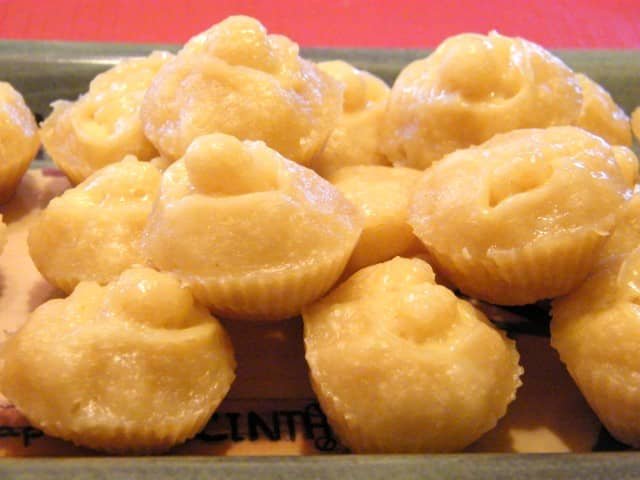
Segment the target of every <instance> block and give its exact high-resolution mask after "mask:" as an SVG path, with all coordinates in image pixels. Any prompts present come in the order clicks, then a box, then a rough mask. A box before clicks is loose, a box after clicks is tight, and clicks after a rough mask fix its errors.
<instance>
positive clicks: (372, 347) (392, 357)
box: [303, 258, 522, 453]
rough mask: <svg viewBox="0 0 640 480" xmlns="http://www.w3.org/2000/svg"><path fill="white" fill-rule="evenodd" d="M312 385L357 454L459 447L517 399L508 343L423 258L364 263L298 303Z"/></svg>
mask: <svg viewBox="0 0 640 480" xmlns="http://www.w3.org/2000/svg"><path fill="white" fill-rule="evenodd" d="M303 319H304V340H305V346H306V359H307V362H308V364H309V369H310V373H311V380H312V386H313V388H314V391H315V392H316V395H317V396H318V400H319V402H320V404H321V406H322V408H323V410H324V412H325V413H326V414H327V417H328V419H329V422H330V424H331V427H332V428H333V429H334V430H335V431H336V433H337V434H338V436H339V437H340V440H341V441H342V442H344V443H345V444H346V445H347V446H348V447H349V448H350V449H351V450H352V451H354V452H356V453H417V452H450V451H458V450H461V449H463V448H464V447H466V446H467V445H469V444H471V443H472V442H473V441H475V440H477V439H478V438H479V437H480V436H481V435H482V434H483V433H485V432H487V431H488V430H490V429H491V428H493V427H494V426H495V424H496V422H497V421H498V419H499V418H501V417H502V416H503V415H504V414H505V412H506V409H507V406H508V404H509V403H510V402H511V401H512V400H513V399H514V398H515V392H516V389H517V388H518V386H519V385H520V375H521V373H522V368H521V367H520V366H519V364H518V361H519V355H518V352H517V350H516V347H515V343H514V342H513V341H512V340H510V339H508V338H507V337H506V335H505V334H504V332H502V331H500V330H498V329H497V328H496V327H494V326H493V325H492V324H491V323H490V322H489V321H488V320H487V318H486V317H485V316H484V315H483V314H482V313H481V312H480V311H478V310H476V309H475V308H474V307H473V306H472V305H471V304H470V303H468V302H466V301H464V300H461V299H458V298H457V297H456V296H455V295H454V294H453V293H452V292H451V291H450V290H448V289H446V288H445V287H442V286H440V285H437V284H436V283H435V277H434V273H433V271H432V270H431V268H430V267H429V265H428V264H427V263H426V262H424V261H422V260H419V259H404V258H395V259H393V260H390V261H388V262H385V263H381V264H378V265H374V266H371V267H367V268H364V269H362V270H360V271H359V272H357V273H356V274H355V275H353V276H352V277H351V278H350V279H349V280H347V281H346V282H344V283H343V284H341V285H340V286H339V287H337V288H336V289H335V290H333V291H332V292H331V293H330V294H329V295H327V296H326V297H324V298H323V299H321V300H320V301H318V302H317V303H314V304H312V305H310V306H308V307H306V308H305V309H304V311H303Z"/></svg>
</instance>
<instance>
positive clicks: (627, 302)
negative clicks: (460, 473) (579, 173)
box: [551, 201, 640, 448]
mask: <svg viewBox="0 0 640 480" xmlns="http://www.w3.org/2000/svg"><path fill="white" fill-rule="evenodd" d="M634 203H635V205H634V206H633V208H632V209H630V210H629V211H628V212H627V215H633V216H634V220H633V221H634V223H635V225H633V226H632V227H626V226H625V225H623V224H621V226H622V227H623V229H622V230H620V231H619V232H618V233H614V236H613V237H612V239H611V240H612V241H613V242H614V243H615V245H614V246H612V247H611V248H610V249H608V250H609V253H610V254H611V255H609V256H608V257H607V260H608V261H607V262H603V263H602V264H600V265H599V266H598V268H597V269H596V270H595V271H594V272H593V273H592V274H591V275H590V276H589V277H588V278H587V280H586V281H585V282H584V283H582V284H581V285H580V286H579V287H578V288H577V289H576V290H575V291H573V292H572V293H570V294H569V295H567V296H565V297H561V298H558V299H556V300H554V301H553V302H552V321H551V344H552V345H553V347H554V348H555V349H556V350H557V351H558V353H559V354H560V358H561V360H562V361H563V362H564V363H565V364H566V366H567V369H568V370H569V373H570V374H571V376H572V377H573V379H574V380H575V382H576V384H577V385H578V387H579V388H580V390H581V391H582V393H583V395H584V396H585V399H586V400H587V402H588V403H589V405H590V406H591V408H593V410H594V412H595V413H596V414H597V415H598V418H599V419H600V421H601V422H602V423H603V424H604V426H605V427H606V428H607V430H608V431H609V432H610V433H611V434H612V435H613V436H614V437H615V438H616V439H617V440H619V441H620V442H623V443H626V444H628V445H631V446H633V447H634V448H640V359H639V358H638V351H640V308H639V305H640V274H639V272H640V247H638V245H639V244H640V229H639V228H638V221H639V219H640V215H639V214H640V208H638V206H639V205H640V203H638V202H637V201H636V202H634ZM627 219H628V218H627ZM614 237H615V238H614Z"/></svg>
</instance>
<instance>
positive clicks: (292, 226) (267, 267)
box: [144, 134, 362, 277]
mask: <svg viewBox="0 0 640 480" xmlns="http://www.w3.org/2000/svg"><path fill="white" fill-rule="evenodd" d="M361 223H362V220H361V218H360V216H359V215H358V213H357V211H356V209H355V207H354V206H353V205H352V204H351V203H349V202H348V201H347V200H346V199H345V198H344V197H343V196H342V195H341V194H340V193H339V192H338V191H337V190H336V189H335V188H334V187H333V186H332V185H331V184H329V183H328V182H327V181H325V180H323V179H322V178H321V177H319V176H318V175H317V174H316V173H315V172H313V171H311V170H309V169H307V168H304V167H302V166H300V165H298V164H296V163H294V162H291V161H289V160H287V159H285V158H284V157H282V156H281V155H280V154H278V153H277V152H275V151H274V150H272V149H270V148H269V147H267V146H266V145H265V144H264V143H263V142H254V141H240V140H238V139H236V138H235V137H231V136H228V135H223V134H212V135H206V136H203V137H200V138H198V139H197V140H195V141H194V142H193V143H192V144H191V146H190V147H189V149H188V150H187V152H186V154H185V155H184V157H183V158H181V159H180V160H178V161H177V162H175V163H174V164H173V165H172V166H171V167H169V168H168V169H167V170H166V171H165V172H164V175H163V178H162V183H161V188H160V196H159V199H158V200H157V202H156V203H155V206H154V209H153V212H152V214H151V216H150V217H149V222H148V224H147V227H146V232H145V240H144V244H145V249H146V254H147V255H148V256H149V258H150V259H151V260H152V262H153V263H154V264H155V265H157V266H158V267H159V268H162V269H163V270H170V271H174V272H179V273H180V274H181V275H186V276H193V275H195V276H205V277H209V276H214V277H221V276H225V275H230V276H243V275H247V276H253V275H260V273H265V272H278V271H283V270H285V269H292V270H294V269H297V268H305V267H309V266H312V265H313V264H315V263H318V262H321V261H322V259H323V257H324V256H326V255H329V256H333V255H334V254H335V252H337V251H344V249H345V248H346V249H348V250H349V251H350V249H352V248H353V245H355V242H356V241H357V239H358V236H359V235H360V231H361ZM167 239H169V241H167Z"/></svg>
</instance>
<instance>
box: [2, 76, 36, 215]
mask: <svg viewBox="0 0 640 480" xmlns="http://www.w3.org/2000/svg"><path fill="white" fill-rule="evenodd" d="M39 148H40V139H39V138H38V125H37V124H36V120H35V118H34V117H33V114H32V113H31V110H29V107H28V106H27V104H26V103H25V102H24V99H23V98H22V95H20V93H18V92H17V91H16V90H15V89H14V88H13V87H12V86H11V84H9V83H7V82H0V203H5V202H7V201H9V200H10V199H11V197H12V196H13V194H14V193H15V191H16V188H18V184H19V183H20V180H21V179H22V176H23V175H24V172H26V171H27V168H29V164H30V163H31V161H32V160H33V159H34V158H35V156H36V154H37V153H38V149H39Z"/></svg>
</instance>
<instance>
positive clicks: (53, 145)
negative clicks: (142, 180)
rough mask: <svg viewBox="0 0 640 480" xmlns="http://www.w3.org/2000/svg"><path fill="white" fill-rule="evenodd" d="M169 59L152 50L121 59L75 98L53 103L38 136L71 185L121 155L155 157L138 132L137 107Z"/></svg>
mask: <svg viewBox="0 0 640 480" xmlns="http://www.w3.org/2000/svg"><path fill="white" fill-rule="evenodd" d="M171 57H172V55H171V54H169V53H166V52H154V53H152V54H151V55H150V56H148V57H145V58H131V59H128V60H123V61H122V62H121V63H119V64H118V65H116V66H115V67H113V68H111V69H109V70H107V71H106V72H104V73H101V74H100V75H98V76H97V77H96V78H94V79H93V80H92V81H91V84H90V86H89V91H88V92H87V93H86V94H84V95H81V96H80V97H79V98H78V100H77V101H75V102H69V101H66V100H59V101H57V102H54V103H53V112H52V113H51V115H49V117H47V119H46V120H45V121H44V122H43V123H42V127H41V130H40V136H41V138H42V143H43V144H44V147H45V149H46V150H47V153H48V154H49V155H50V156H51V158H52V159H53V161H54V162H55V164H56V165H57V166H58V168H60V170H62V171H63V172H64V173H65V175H67V177H69V180H71V182H72V183H73V184H78V183H80V182H81V181H83V180H84V179H85V178H87V177H88V176H89V175H91V174H92V173H93V172H95V171H96V170H98V169H100V168H102V167H104V166H105V165H109V164H111V163H115V162H119V161H120V160H122V159H123V158H124V157H125V155H129V154H130V155H135V156H136V157H137V158H138V159H140V160H151V159H152V158H153V157H155V156H156V155H157V152H156V150H155V148H154V147H153V145H152V144H151V143H150V142H149V140H147V139H146V137H145V136H144V133H143V131H142V122H141V121H140V105H141V104H142V99H143V97H144V94H145V92H146V91H147V88H149V85H150V84H151V79H152V78H153V77H154V76H155V75H156V73H157V72H158V70H159V69H160V67H161V66H162V65H164V64H165V63H166V62H167V61H168V60H169V59H170V58H171Z"/></svg>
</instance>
